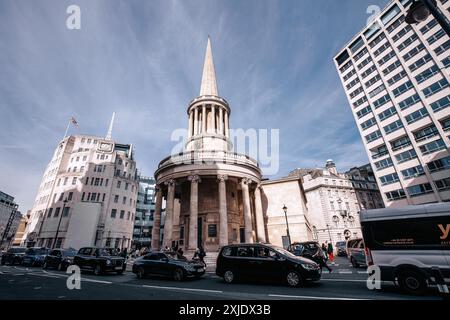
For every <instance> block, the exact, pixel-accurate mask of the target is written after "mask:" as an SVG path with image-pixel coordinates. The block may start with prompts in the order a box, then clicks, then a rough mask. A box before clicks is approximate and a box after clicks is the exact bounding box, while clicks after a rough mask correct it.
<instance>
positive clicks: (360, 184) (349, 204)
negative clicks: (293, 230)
mask: <svg viewBox="0 0 450 320" xmlns="http://www.w3.org/2000/svg"><path fill="white" fill-rule="evenodd" d="M363 169H364V170H363ZM369 172H370V166H369V167H367V166H362V167H360V168H354V169H352V170H351V171H350V173H351V174H350V173H338V171H337V170H336V166H335V164H334V163H333V161H332V160H328V161H327V164H326V166H325V168H319V169H296V170H294V171H292V172H291V173H290V176H292V177H297V178H298V179H301V181H302V184H303V188H304V192H305V197H306V199H307V208H308V217H309V221H310V226H311V230H312V238H313V239H314V240H316V241H318V242H320V243H323V242H325V241H330V240H331V242H332V243H334V244H335V243H336V242H337V241H344V240H347V239H349V238H357V237H361V236H362V234H361V227H360V221H359V212H360V211H361V209H364V208H365V206H366V203H368V202H369V201H368V199H370V206H371V207H373V208H378V207H382V200H381V195H380V193H379V191H378V189H377V186H376V183H375V181H374V179H373V177H371V176H370V175H369ZM372 174H373V173H372ZM364 175H366V176H367V177H364ZM363 199H364V200H363ZM363 201H365V202H363Z"/></svg>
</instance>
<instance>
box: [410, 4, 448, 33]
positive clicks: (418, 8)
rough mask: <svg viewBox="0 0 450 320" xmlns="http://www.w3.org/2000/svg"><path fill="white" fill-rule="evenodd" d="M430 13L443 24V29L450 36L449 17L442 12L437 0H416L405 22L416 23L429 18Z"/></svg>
mask: <svg viewBox="0 0 450 320" xmlns="http://www.w3.org/2000/svg"><path fill="white" fill-rule="evenodd" d="M430 14H432V15H433V17H434V18H435V19H436V21H437V22H438V23H439V24H440V25H441V27H442V29H444V31H445V32H446V33H447V35H448V36H449V37H450V24H449V22H448V20H447V18H446V17H445V16H444V15H443V14H442V12H441V10H439V8H438V7H437V1H436V0H416V1H414V3H413V4H412V5H411V7H410V8H409V10H408V12H407V15H406V18H405V22H406V23H408V24H416V23H419V22H422V21H425V20H426V19H428V17H429V16H430Z"/></svg>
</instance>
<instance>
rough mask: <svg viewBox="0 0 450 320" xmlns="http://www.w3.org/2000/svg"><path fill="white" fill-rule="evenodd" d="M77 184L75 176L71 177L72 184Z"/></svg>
mask: <svg viewBox="0 0 450 320" xmlns="http://www.w3.org/2000/svg"><path fill="white" fill-rule="evenodd" d="M76 184H77V177H73V178H72V185H76Z"/></svg>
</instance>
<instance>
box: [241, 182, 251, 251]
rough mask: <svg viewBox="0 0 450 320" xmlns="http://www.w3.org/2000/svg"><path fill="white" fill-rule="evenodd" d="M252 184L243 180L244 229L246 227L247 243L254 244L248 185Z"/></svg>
mask: <svg viewBox="0 0 450 320" xmlns="http://www.w3.org/2000/svg"><path fill="white" fill-rule="evenodd" d="M250 183H251V180H250V179H248V178H244V179H242V180H241V187H242V201H243V205H242V207H243V209H244V227H245V242H246V243H253V234H252V213H251V210H250V194H249V191H248V185H249V184H250Z"/></svg>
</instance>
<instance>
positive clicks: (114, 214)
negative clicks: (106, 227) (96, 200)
mask: <svg viewBox="0 0 450 320" xmlns="http://www.w3.org/2000/svg"><path fill="white" fill-rule="evenodd" d="M116 214H117V209H112V210H111V218H115V217H116Z"/></svg>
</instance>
